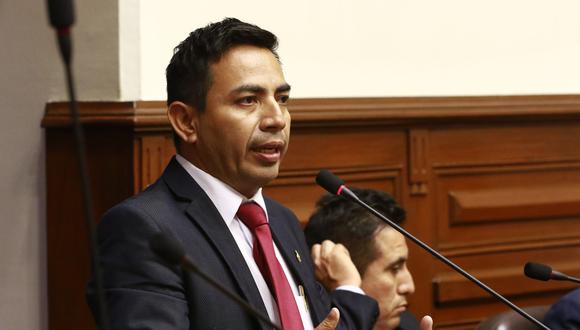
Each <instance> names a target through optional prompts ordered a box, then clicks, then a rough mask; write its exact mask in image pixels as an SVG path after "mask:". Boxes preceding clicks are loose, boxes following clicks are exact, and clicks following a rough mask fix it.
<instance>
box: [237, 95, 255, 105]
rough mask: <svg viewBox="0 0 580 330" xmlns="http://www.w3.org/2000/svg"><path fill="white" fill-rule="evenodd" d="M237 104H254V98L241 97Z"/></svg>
mask: <svg viewBox="0 0 580 330" xmlns="http://www.w3.org/2000/svg"><path fill="white" fill-rule="evenodd" d="M238 103H239V104H242V105H251V104H254V103H256V97H255V96H246V97H242V98H241V99H239V100H238Z"/></svg>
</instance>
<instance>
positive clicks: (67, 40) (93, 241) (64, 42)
mask: <svg viewBox="0 0 580 330" xmlns="http://www.w3.org/2000/svg"><path fill="white" fill-rule="evenodd" d="M46 3H47V6H48V18H49V20H50V25H52V27H53V28H55V30H56V36H57V39H58V45H59V51H60V55H61V58H62V60H63V64H64V68H65V75H66V83H67V92H68V96H69V100H70V102H69V110H70V114H71V117H72V128H73V130H74V140H75V149H76V157H77V163H78V166H79V174H80V179H81V190H82V191H81V193H82V197H83V213H84V218H85V223H86V228H87V236H88V238H89V251H90V254H91V267H92V271H93V276H94V281H95V287H96V292H97V306H98V307H97V309H98V311H97V313H96V314H97V315H95V318H96V319H97V320H98V322H97V323H98V324H99V326H100V329H102V330H108V329H109V328H110V326H109V315H108V312H107V305H106V303H105V290H104V285H103V276H102V270H101V262H100V258H99V250H98V243H97V241H98V239H97V232H96V229H95V220H94V219H93V218H94V212H93V202H92V201H93V198H92V194H91V190H92V189H91V184H90V179H89V170H88V165H87V157H86V149H85V135H84V132H83V129H82V126H81V123H80V119H79V110H78V103H77V97H76V91H75V82H74V75H73V72H72V68H71V58H72V41H71V36H70V27H71V26H72V25H73V23H74V22H75V15H74V7H73V2H72V0H47V2H46Z"/></svg>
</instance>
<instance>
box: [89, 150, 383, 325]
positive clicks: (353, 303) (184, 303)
mask: <svg viewBox="0 0 580 330" xmlns="http://www.w3.org/2000/svg"><path fill="white" fill-rule="evenodd" d="M265 200H266V205H267V210H268V217H269V221H270V226H271V229H272V234H273V236H274V240H275V241H276V244H277V246H278V248H279V250H280V252H281V254H282V255H283V257H284V259H285V260H286V262H287V264H288V266H289V268H290V269H291V272H292V273H293V275H294V279H295V280H296V282H297V284H302V285H303V286H304V288H305V293H306V297H307V300H308V306H309V310H310V314H311V317H312V320H313V323H314V325H315V326H316V325H318V324H319V322H320V321H322V320H323V319H324V317H325V316H326V315H327V313H328V312H329V311H330V307H331V305H335V306H337V307H339V309H340V311H341V322H340V328H343V329H347V328H348V329H357V330H362V329H371V328H372V327H373V324H374V322H375V319H376V316H377V315H378V306H377V303H376V301H374V300H373V299H371V298H369V297H366V296H363V295H359V294H356V293H352V292H346V291H335V292H333V293H332V294H331V295H328V294H327V293H326V291H325V290H324V289H323V287H322V286H321V285H320V284H318V283H317V282H316V280H315V278H314V272H313V265H312V261H311V259H310V253H309V251H308V248H307V246H306V243H305V240H304V237H303V234H302V231H301V229H300V227H299V224H298V220H297V219H296V217H295V216H294V214H293V213H292V212H291V211H290V210H288V209H287V208H285V207H283V206H282V205H280V204H278V203H276V202H274V201H272V200H270V199H267V198H266V199H265ZM161 231H163V232H167V233H169V234H171V235H173V236H174V237H175V238H177V239H178V240H179V241H180V242H181V243H182V244H183V246H184V248H185V250H186V253H187V254H188V255H189V256H190V257H191V259H192V260H193V261H194V262H195V263H197V265H198V266H199V267H200V268H201V269H202V270H203V271H205V272H206V273H208V274H210V275H211V276H212V277H213V278H214V279H215V280H217V281H218V282H219V283H221V284H222V285H224V286H225V287H227V288H229V289H230V290H232V291H234V292H236V293H237V294H239V295H240V296H241V297H242V298H243V299H245V300H247V301H248V302H249V303H250V304H251V305H252V306H254V307H255V308H257V309H258V310H260V311H262V313H264V314H266V315H267V313H266V309H265V307H264V304H263V302H262V299H261V297H260V294H259V292H258V289H257V287H256V285H255V283H254V280H253V278H252V275H251V273H250V270H249V268H248V267H247V265H246V263H245V261H244V258H243V256H242V254H241V252H240V251H239V249H238V247H237V245H236V243H235V241H234V238H233V236H232V235H231V233H230V231H229V230H228V228H227V226H226V224H225V222H224V221H223V220H222V218H221V216H220V214H219V212H218V211H217V209H216V208H215V207H214V205H213V203H212V202H211V200H210V199H209V197H208V196H207V195H206V194H205V192H204V191H203V190H202V189H201V188H200V187H199V185H198V184H197V183H196V182H195V181H194V180H193V178H191V176H190V175H189V174H188V173H187V172H186V171H185V170H184V169H183V168H182V167H181V165H179V163H178V162H177V161H176V160H175V159H172V161H171V162H170V163H169V165H168V166H167V168H166V169H165V171H164V173H163V175H162V177H161V178H160V179H159V180H157V182H155V183H154V184H152V185H151V186H150V187H148V188H147V189H146V190H145V191H144V192H142V193H140V194H138V195H136V196H134V197H132V198H129V199H127V200H125V201H124V202H122V203H121V204H119V205H117V206H115V207H113V208H112V209H111V210H109V211H108V212H107V213H106V214H105V216H104V217H103V219H102V221H101V223H100V224H99V227H98V235H99V251H100V257H101V263H102V265H103V278H104V287H105V292H106V300H107V304H108V309H109V314H110V319H111V325H112V328H113V329H220V330H221V329H265V326H264V325H263V324H261V323H259V322H257V321H256V320H255V319H253V318H252V317H251V316H249V315H247V313H246V312H245V311H244V310H242V309H241V308H240V307H239V306H237V305H236V304H235V303H234V302H232V301H231V300H230V299H228V298H226V297H225V296H224V295H223V294H222V293H220V292H218V291H216V290H215V289H214V288H212V287H210V286H209V285H208V284H207V283H205V282H204V281H203V280H202V279H201V278H199V277H198V276H195V275H191V274H189V273H186V272H184V271H183V270H181V269H180V268H178V267H173V266H169V265H167V264H165V263H164V262H163V261H162V260H160V259H159V258H158V257H157V256H156V255H155V254H154V253H153V252H151V250H150V249H149V246H148V241H149V239H150V238H151V237H152V236H153V235H155V234H156V233H158V232H161ZM294 251H298V253H299V254H300V256H301V258H302V262H299V261H298V260H297V259H298V258H296V256H295V252H294ZM87 296H88V301H89V305H90V306H91V309H92V311H93V314H94V315H97V314H96V296H95V292H94V283H93V282H92V281H91V283H89V288H88V294H87Z"/></svg>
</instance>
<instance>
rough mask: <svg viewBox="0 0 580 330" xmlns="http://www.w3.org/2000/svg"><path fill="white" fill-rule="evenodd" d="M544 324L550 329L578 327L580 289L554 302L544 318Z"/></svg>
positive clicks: (579, 324) (579, 319) (566, 329)
mask: <svg viewBox="0 0 580 330" xmlns="http://www.w3.org/2000/svg"><path fill="white" fill-rule="evenodd" d="M544 324H545V325H546V326H548V327H549V328H550V329H552V330H568V329H580V289H576V290H574V291H572V292H570V293H569V294H567V295H565V296H564V297H562V298H560V299H559V300H558V301H557V302H556V303H554V305H552V307H551V308H550V310H549V311H548V313H547V314H546V317H545V318H544Z"/></svg>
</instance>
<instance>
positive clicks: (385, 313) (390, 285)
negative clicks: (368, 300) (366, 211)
mask: <svg viewBox="0 0 580 330" xmlns="http://www.w3.org/2000/svg"><path fill="white" fill-rule="evenodd" d="M375 245H376V249H377V252H378V253H377V254H378V257H377V258H376V259H375V260H373V261H372V262H371V263H370V264H369V266H368V267H367V269H366V271H365V273H364V275H363V277H362V286H361V287H362V289H363V290H364V291H365V293H366V294H367V295H369V296H371V297H373V298H374V299H376V300H377V301H378V302H379V310H380V315H379V319H378V320H377V323H376V324H375V328H374V329H375V330H391V329H394V328H396V327H397V326H398V325H399V323H400V316H401V313H402V312H403V311H405V310H406V309H407V296H408V295H410V294H412V293H413V292H414V291H415V284H414V283H413V277H412V276H411V273H409V270H408V269H407V263H406V261H407V257H408V252H409V251H408V249H407V244H406V243H405V238H404V237H403V235H401V234H400V233H399V232H397V231H395V230H394V229H392V228H390V227H385V228H383V229H381V230H380V232H378V233H377V235H376V236H375Z"/></svg>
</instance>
